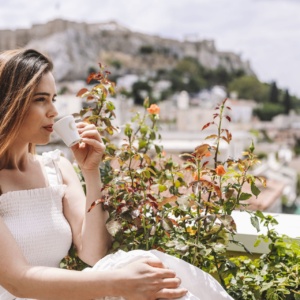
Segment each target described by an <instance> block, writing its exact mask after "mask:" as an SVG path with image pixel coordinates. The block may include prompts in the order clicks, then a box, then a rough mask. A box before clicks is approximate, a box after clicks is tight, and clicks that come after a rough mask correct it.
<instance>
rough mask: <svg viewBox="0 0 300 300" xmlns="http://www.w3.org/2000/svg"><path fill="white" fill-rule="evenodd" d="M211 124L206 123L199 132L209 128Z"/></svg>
mask: <svg viewBox="0 0 300 300" xmlns="http://www.w3.org/2000/svg"><path fill="white" fill-rule="evenodd" d="M211 124H212V123H210V122H209V123H207V124H205V125H204V126H203V127H202V129H201V130H204V129H205V128H207V127H209V126H210V125H211Z"/></svg>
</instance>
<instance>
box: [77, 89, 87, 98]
mask: <svg viewBox="0 0 300 300" xmlns="http://www.w3.org/2000/svg"><path fill="white" fill-rule="evenodd" d="M88 91H89V90H88V89H86V88H83V89H81V90H80V91H79V92H78V93H77V95H76V96H77V97H81V96H82V95H83V94H85V93H86V92H88Z"/></svg>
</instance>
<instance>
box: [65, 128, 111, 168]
mask: <svg viewBox="0 0 300 300" xmlns="http://www.w3.org/2000/svg"><path fill="white" fill-rule="evenodd" d="M77 128H78V132H79V134H80V137H81V143H79V144H76V145H74V146H73V147H72V148H71V149H72V151H73V153H74V156H75V159H76V161H77V163H78V165H79V167H80V168H81V170H82V171H84V170H85V171H91V170H98V169H99V164H100V162H101V160H102V156H103V154H104V151H105V146H104V144H103V142H102V139H101V136H100V134H99V132H98V130H97V128H96V126H95V125H93V124H88V123H84V122H80V123H78V124H77Z"/></svg>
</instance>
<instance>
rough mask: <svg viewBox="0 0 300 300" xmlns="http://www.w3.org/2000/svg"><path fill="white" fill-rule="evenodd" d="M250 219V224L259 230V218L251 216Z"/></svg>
mask: <svg viewBox="0 0 300 300" xmlns="http://www.w3.org/2000/svg"><path fill="white" fill-rule="evenodd" d="M250 220H251V224H252V226H253V227H254V228H255V229H256V230H257V231H260V228H259V219H258V217H256V216H252V217H251V218H250Z"/></svg>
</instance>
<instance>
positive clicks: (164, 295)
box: [156, 288, 187, 300]
mask: <svg viewBox="0 0 300 300" xmlns="http://www.w3.org/2000/svg"><path fill="white" fill-rule="evenodd" d="M186 293H187V289H185V288H176V289H168V288H165V289H161V290H160V291H158V292H157V293H156V299H161V300H162V299H177V298H180V297H183V296H184V295H185V294H186Z"/></svg>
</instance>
